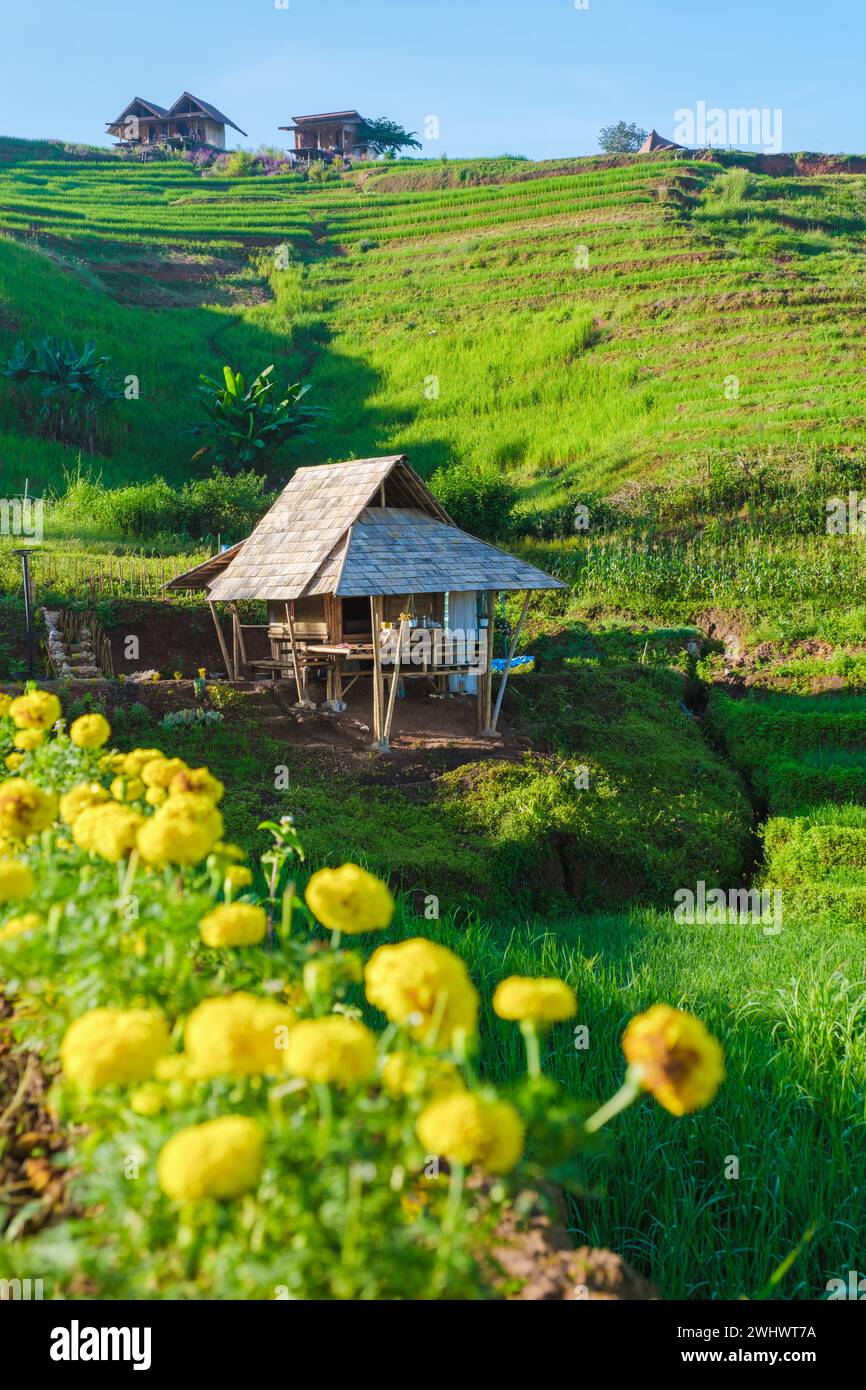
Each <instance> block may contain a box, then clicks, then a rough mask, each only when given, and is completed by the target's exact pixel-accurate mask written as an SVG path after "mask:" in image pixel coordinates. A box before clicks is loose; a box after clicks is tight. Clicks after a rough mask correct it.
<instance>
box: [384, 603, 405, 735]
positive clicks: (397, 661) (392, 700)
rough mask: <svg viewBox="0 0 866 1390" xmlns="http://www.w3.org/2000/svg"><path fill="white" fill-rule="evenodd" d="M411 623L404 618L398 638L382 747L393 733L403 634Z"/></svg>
mask: <svg viewBox="0 0 866 1390" xmlns="http://www.w3.org/2000/svg"><path fill="white" fill-rule="evenodd" d="M408 627H409V624H408V623H407V622H406V620H405V619H404V620H403V621H402V622H401V624H400V633H399V636H398V638H397V651H396V654H395V656H394V674H393V675H392V677H391V690H390V693H389V696H388V713H387V714H386V716H385V727H384V729H383V730H382V747H383V748H387V747H388V739H389V737H390V734H391V721H392V720H393V718H394V705H395V704H396V702H397V687H398V685H399V684H400V661H401V657H402V654H403V634H404V632H406V631H407V630H408Z"/></svg>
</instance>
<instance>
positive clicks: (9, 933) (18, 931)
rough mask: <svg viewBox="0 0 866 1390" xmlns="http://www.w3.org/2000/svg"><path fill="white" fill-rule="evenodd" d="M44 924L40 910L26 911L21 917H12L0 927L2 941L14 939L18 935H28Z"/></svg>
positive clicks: (0, 939)
mask: <svg viewBox="0 0 866 1390" xmlns="http://www.w3.org/2000/svg"><path fill="white" fill-rule="evenodd" d="M41 926H42V918H41V917H40V916H39V913H38V912H25V913H24V914H23V916H21V917H12V918H10V920H9V921H8V922H7V923H6V925H5V927H0V941H14V939H15V937H17V936H26V935H27V933H28V932H32V931H36V928H37V927H41Z"/></svg>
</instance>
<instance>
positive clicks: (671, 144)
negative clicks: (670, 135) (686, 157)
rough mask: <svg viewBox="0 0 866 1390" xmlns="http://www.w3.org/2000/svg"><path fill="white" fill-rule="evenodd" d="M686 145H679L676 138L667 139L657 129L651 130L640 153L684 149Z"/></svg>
mask: <svg viewBox="0 0 866 1390" xmlns="http://www.w3.org/2000/svg"><path fill="white" fill-rule="evenodd" d="M682 149H685V146H684V145H678V144H676V142H675V141H674V140H666V139H665V137H664V136H663V135H659V133H658V131H657V130H651V131H650V133H649V135H648V136H647V138H646V139H645V140H644V142H643V144H642V145H641V147H640V149H639V150H638V154H652V153H653V151H654V150H682Z"/></svg>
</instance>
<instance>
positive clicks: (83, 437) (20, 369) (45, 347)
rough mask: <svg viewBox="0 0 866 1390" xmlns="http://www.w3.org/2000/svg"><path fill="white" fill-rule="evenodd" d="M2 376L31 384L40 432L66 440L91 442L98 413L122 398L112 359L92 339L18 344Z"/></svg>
mask: <svg viewBox="0 0 866 1390" xmlns="http://www.w3.org/2000/svg"><path fill="white" fill-rule="evenodd" d="M0 376H4V377H6V378H7V379H8V380H9V381H12V382H14V383H15V384H16V385H18V386H23V387H25V388H29V391H30V396H31V398H33V397H34V396H35V402H36V403H35V409H34V410H33V411H32V413H34V414H35V417H36V423H37V426H38V427H39V428H40V431H41V432H42V433H44V434H46V435H47V436H48V437H49V438H51V439H57V440H61V441H64V442H67V443H82V444H88V445H90V446H91V447H93V445H94V444H95V441H96V436H97V423H98V420H97V417H98V414H99V411H100V410H101V409H102V408H103V407H104V406H107V405H110V404H111V402H112V401H116V400H119V399H120V398H121V397H122V396H123V390H122V388H121V386H120V384H119V382H118V381H117V379H116V377H115V376H114V374H113V373H112V371H111V367H110V358H108V357H106V356H101V355H99V354H98V353H97V350H96V345H95V343H90V342H88V343H85V344H84V347H83V348H81V349H80V348H77V347H76V346H75V344H74V343H72V342H69V341H68V340H67V341H64V340H63V339H60V338H42V339H40V340H39V341H38V342H36V343H34V344H33V345H32V346H30V347H28V346H27V345H26V344H25V343H23V342H20V341H19V342H17V343H16V344H15V348H14V350H13V352H12V354H11V356H10V357H9V358H8V360H7V361H6V362H5V363H4V364H3V365H2V366H0Z"/></svg>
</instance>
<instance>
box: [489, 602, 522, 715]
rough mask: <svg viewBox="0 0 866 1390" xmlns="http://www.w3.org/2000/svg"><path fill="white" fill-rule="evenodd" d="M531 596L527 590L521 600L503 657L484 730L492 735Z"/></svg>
mask: <svg viewBox="0 0 866 1390" xmlns="http://www.w3.org/2000/svg"><path fill="white" fill-rule="evenodd" d="M531 598H532V591H531V590H527V592H526V598H525V599H524V600H523V608H522V610H521V613H520V617H519V619H518V622H517V627H516V628H515V629H514V636H513V637H512V638H511V647H510V649H509V652H508V655H507V657H506V658H505V670H504V671H503V673H502V683H501V685H500V687H499V691H498V693H497V696H496V707H495V708H494V710H493V718H492V719H491V721H490V728H489V729H485V730H484V732H485V733H486V734H490V735H493V734H495V733H496V725H497V724H498V723H499V711H500V710H501V709H502V697H503V695H504V694H505V687H506V685H507V684H508V676H509V673H510V671H511V658H512V657H513V656H514V653H515V651H516V650H517V643H518V640H519V638H520V634H521V632H522V631H523V620H524V618H525V617H526V613H527V610H528V608H529V600H530V599H531Z"/></svg>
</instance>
